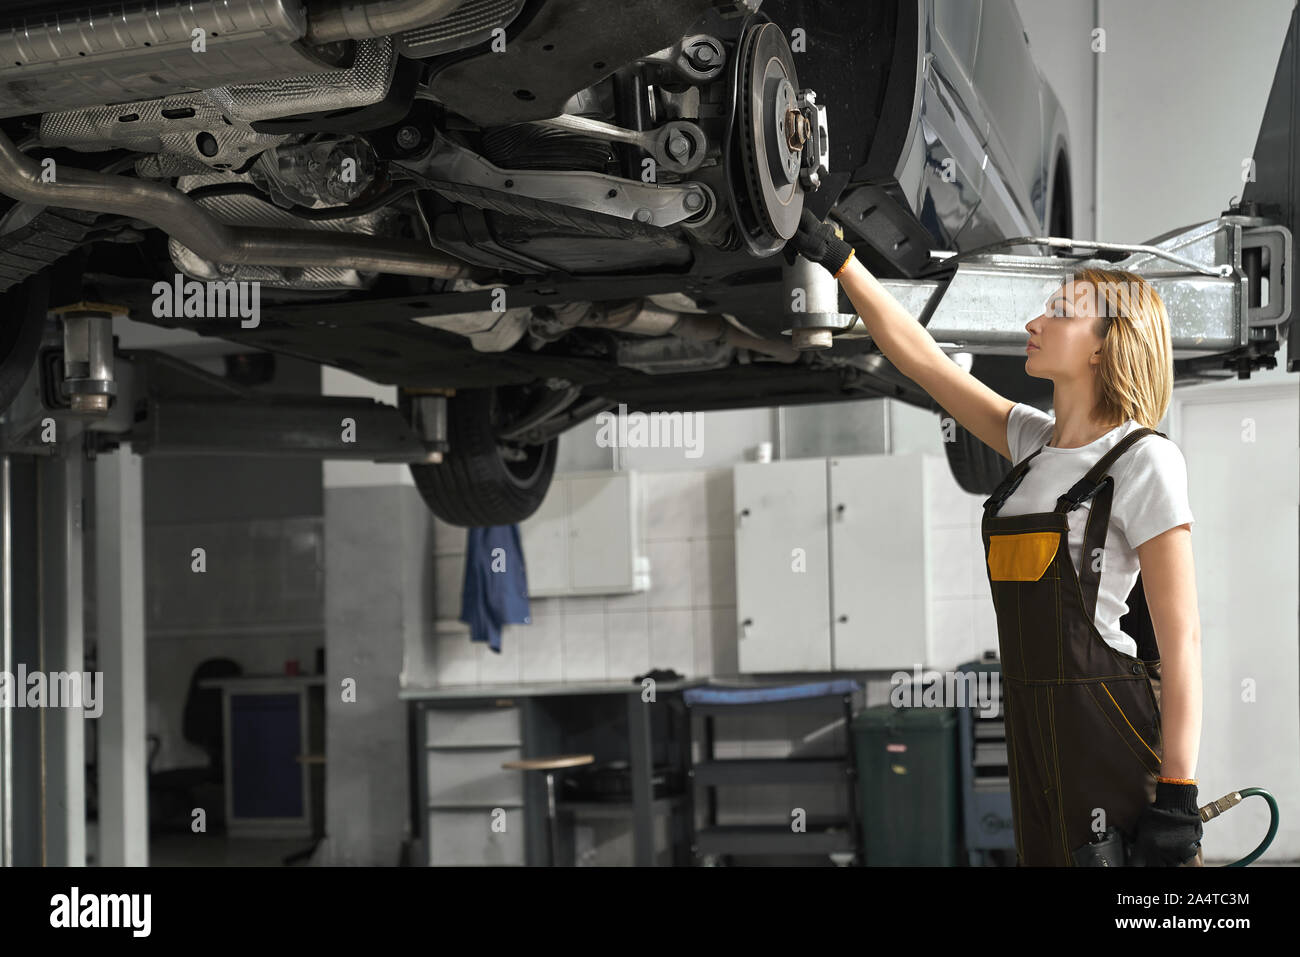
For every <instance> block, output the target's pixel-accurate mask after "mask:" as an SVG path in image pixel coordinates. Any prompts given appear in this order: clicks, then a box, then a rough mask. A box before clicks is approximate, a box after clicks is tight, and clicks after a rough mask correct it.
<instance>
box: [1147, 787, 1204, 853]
mask: <svg viewBox="0 0 1300 957" xmlns="http://www.w3.org/2000/svg"><path fill="white" fill-rule="evenodd" d="M1196 801H1197V796H1196V785H1195V784H1171V783H1170V782H1168V781H1157V782H1156V799H1155V801H1154V803H1152V804H1148V805H1147V806H1146V807H1145V808H1143V809H1142V816H1141V817H1139V818H1138V823H1137V828H1136V830H1135V832H1134V837H1133V848H1132V850H1131V851H1130V852H1129V861H1128V863H1129V866H1130V867H1177V866H1179V865H1180V864H1185V863H1186V862H1187V861H1190V860H1191V859H1192V858H1193V857H1195V856H1196V849H1197V848H1198V847H1199V846H1200V843H1201V837H1202V835H1203V833H1204V831H1203V828H1202V826H1201V815H1200V813H1199V812H1198V809H1197V806H1196Z"/></svg>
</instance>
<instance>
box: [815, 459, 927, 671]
mask: <svg viewBox="0 0 1300 957" xmlns="http://www.w3.org/2000/svg"><path fill="white" fill-rule="evenodd" d="M830 476H831V482H830V516H831V556H832V557H831V567H832V570H833V571H832V575H833V577H832V583H833V590H832V592H831V604H832V627H833V628H834V632H833V634H834V652H835V667H836V669H848V670H875V669H895V668H905V669H910V668H911V667H912V666H913V665H914V664H917V665H924V664H925V663H926V661H927V655H926V639H927V633H926V629H927V627H928V623H929V589H928V584H927V582H928V573H927V570H926V568H927V566H926V556H925V547H926V541H927V537H926V528H925V510H924V505H925V483H924V481H923V473H922V457H921V453H911V454H907V455H860V456H851V457H844V458H833V459H831V460H830Z"/></svg>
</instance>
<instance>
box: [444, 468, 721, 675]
mask: <svg viewBox="0 0 1300 957" xmlns="http://www.w3.org/2000/svg"><path fill="white" fill-rule="evenodd" d="M637 478H638V485H639V490H640V500H639V502H638V506H639V509H640V521H639V526H640V530H641V541H640V548H639V553H640V554H642V555H647V556H649V558H650V568H651V571H650V574H651V580H652V587H651V589H650V590H649V591H648V592H639V593H636V594H631V595H609V596H583V597H578V598H534V599H532V601H531V611H532V619H533V620H532V624H529V625H507V626H506V627H505V628H504V629H503V632H502V638H501V653H500V654H497V653H496V652H493V651H492V650H490V649H489V648H488V647H487V646H486V644H482V643H478V642H471V641H470V639H469V633H468V630H467V629H465V628H464V626H460V627H459V628H457V627H455V626H453V625H451V623H452V622H455V621H456V620H457V619H459V617H460V596H461V586H462V583H463V581H464V574H465V529H463V528H457V527H454V526H450V525H446V524H443V523H442V522H441V521H439V522H437V524H436V530H435V533H434V548H435V555H436V559H435V564H436V575H437V599H436V600H437V607H438V619H439V621H440V623H441V625H442V630H440V631H439V633H438V636H437V643H436V655H435V666H434V671H435V674H434V676H433V678H432V680H433V682H434V683H436V684H460V683H476V682H491V681H561V680H563V681H591V680H606V679H609V680H618V679H622V678H626V679H628V680H629V681H630V680H631V679H632V677H633V676H634V675H638V674H642V673H643V672H646V671H649V670H650V669H652V668H663V669H669V668H671V669H673V670H675V671H677V672H679V673H681V674H683V675H688V676H693V675H709V674H714V675H725V674H735V673H736V581H735V567H736V561H735V532H734V528H733V526H732V517H731V516H732V512H733V509H732V485H731V469H729V468H726V469H702V470H697V471H682V472H641V473H640V474H639V475H638V477H637Z"/></svg>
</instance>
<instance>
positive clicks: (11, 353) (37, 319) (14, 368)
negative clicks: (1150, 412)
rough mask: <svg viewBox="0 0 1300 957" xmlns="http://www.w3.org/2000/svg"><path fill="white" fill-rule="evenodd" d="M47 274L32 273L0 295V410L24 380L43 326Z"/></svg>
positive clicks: (37, 345)
mask: <svg viewBox="0 0 1300 957" xmlns="http://www.w3.org/2000/svg"><path fill="white" fill-rule="evenodd" d="M49 288H50V280H49V277H48V276H44V275H40V276H33V277H32V278H31V279H28V280H27V281H26V282H24V283H22V284H21V285H19V286H16V287H14V288H13V289H11V290H9V292H7V293H5V294H4V295H3V296H0V412H3V411H4V410H5V409H7V408H9V404H10V403H11V402H13V400H14V399H15V398H17V397H18V392H19V390H21V389H22V387H23V383H25V382H26V381H27V375H28V373H29V372H31V369H32V363H34V362H35V361H36V352H37V350H38V349H39V348H40V345H41V332H42V330H43V329H44V327H45V311H46V305H47V304H48V301H49Z"/></svg>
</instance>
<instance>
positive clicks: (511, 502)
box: [411, 389, 560, 528]
mask: <svg viewBox="0 0 1300 957" xmlns="http://www.w3.org/2000/svg"><path fill="white" fill-rule="evenodd" d="M495 401H496V390H495V389H463V390H460V391H458V392H457V393H456V394H455V395H454V396H452V397H451V398H449V399H448V400H447V440H448V444H449V446H450V448H449V449H448V451H447V452H445V453H443V460H442V462H441V463H440V464H438V465H425V464H421V463H412V464H411V476H412V477H413V478H414V479H415V485H416V487H417V488H418V489H419V490H420V496H421V497H422V498H423V499H424V502H425V504H426V505H428V506H429V510H430V511H431V512H433V514H434V515H436V516H437V517H438V518H440V519H442V520H443V521H444V522H447V523H448V524H450V525H459V526H463V527H466V528H474V527H482V526H488V525H513V524H515V523H516V522H521V521H523V520H524V519H526V518H528V517H529V516H530V515H532V514H533V513H534V512H535V511H537V509H538V506H540V505H541V504H542V499H543V498H545V497H546V492H547V490H548V489H549V488H550V487H551V477H552V475H553V474H554V472H555V459H556V452H557V450H558V448H559V444H560V439H559V437H558V436H557V437H555V438H553V439H551V440H550V441H548V442H546V443H544V444H542V445H530V446H523V450H524V452H525V453H526V458H525V459H524V461H522V462H512V461H507V459H506V458H505V457H504V456H503V455H502V450H501V447H500V445H499V444H498V442H497V439H496V436H495V435H494V433H493V413H494V411H495Z"/></svg>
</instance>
